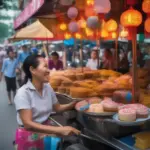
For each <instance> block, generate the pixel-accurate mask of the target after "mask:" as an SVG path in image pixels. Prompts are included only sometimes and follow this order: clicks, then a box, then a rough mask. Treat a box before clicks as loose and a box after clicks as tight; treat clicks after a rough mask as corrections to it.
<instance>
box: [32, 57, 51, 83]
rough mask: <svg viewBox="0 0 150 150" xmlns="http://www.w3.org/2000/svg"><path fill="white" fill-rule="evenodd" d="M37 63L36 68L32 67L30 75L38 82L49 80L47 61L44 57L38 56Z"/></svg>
mask: <svg viewBox="0 0 150 150" xmlns="http://www.w3.org/2000/svg"><path fill="white" fill-rule="evenodd" d="M38 61H39V65H38V67H37V68H36V69H33V71H32V76H33V78H36V79H37V80H38V81H39V82H42V83H46V82H48V81H49V74H50V71H49V69H48V62H47V61H46V60H45V59H44V58H39V59H38Z"/></svg>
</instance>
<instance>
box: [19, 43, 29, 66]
mask: <svg viewBox="0 0 150 150" xmlns="http://www.w3.org/2000/svg"><path fill="white" fill-rule="evenodd" d="M30 54H31V53H30V51H29V50H28V48H27V46H26V45H23V46H22V52H20V53H19V55H18V63H21V64H23V62H24V60H25V59H26V58H27V57H28V56H29V55H30Z"/></svg>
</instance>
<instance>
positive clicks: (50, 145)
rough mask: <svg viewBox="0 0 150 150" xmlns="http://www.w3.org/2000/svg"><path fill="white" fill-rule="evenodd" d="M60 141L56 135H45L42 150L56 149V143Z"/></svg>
mask: <svg viewBox="0 0 150 150" xmlns="http://www.w3.org/2000/svg"><path fill="white" fill-rule="evenodd" d="M60 141H61V139H60V138H57V137H49V136H48V137H45V138H44V150H57V147H58V143H59V142H60Z"/></svg>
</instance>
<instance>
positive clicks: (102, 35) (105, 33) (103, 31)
mask: <svg viewBox="0 0 150 150" xmlns="http://www.w3.org/2000/svg"><path fill="white" fill-rule="evenodd" d="M108 36H109V34H108V32H107V30H105V29H102V31H101V38H107V37H108Z"/></svg>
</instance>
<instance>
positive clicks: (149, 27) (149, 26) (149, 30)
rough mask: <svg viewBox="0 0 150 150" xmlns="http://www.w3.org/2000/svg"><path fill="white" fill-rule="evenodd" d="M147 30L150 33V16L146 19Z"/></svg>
mask: <svg viewBox="0 0 150 150" xmlns="http://www.w3.org/2000/svg"><path fill="white" fill-rule="evenodd" d="M145 31H146V32H148V33H150V18H148V19H147V20H146V21H145Z"/></svg>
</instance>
